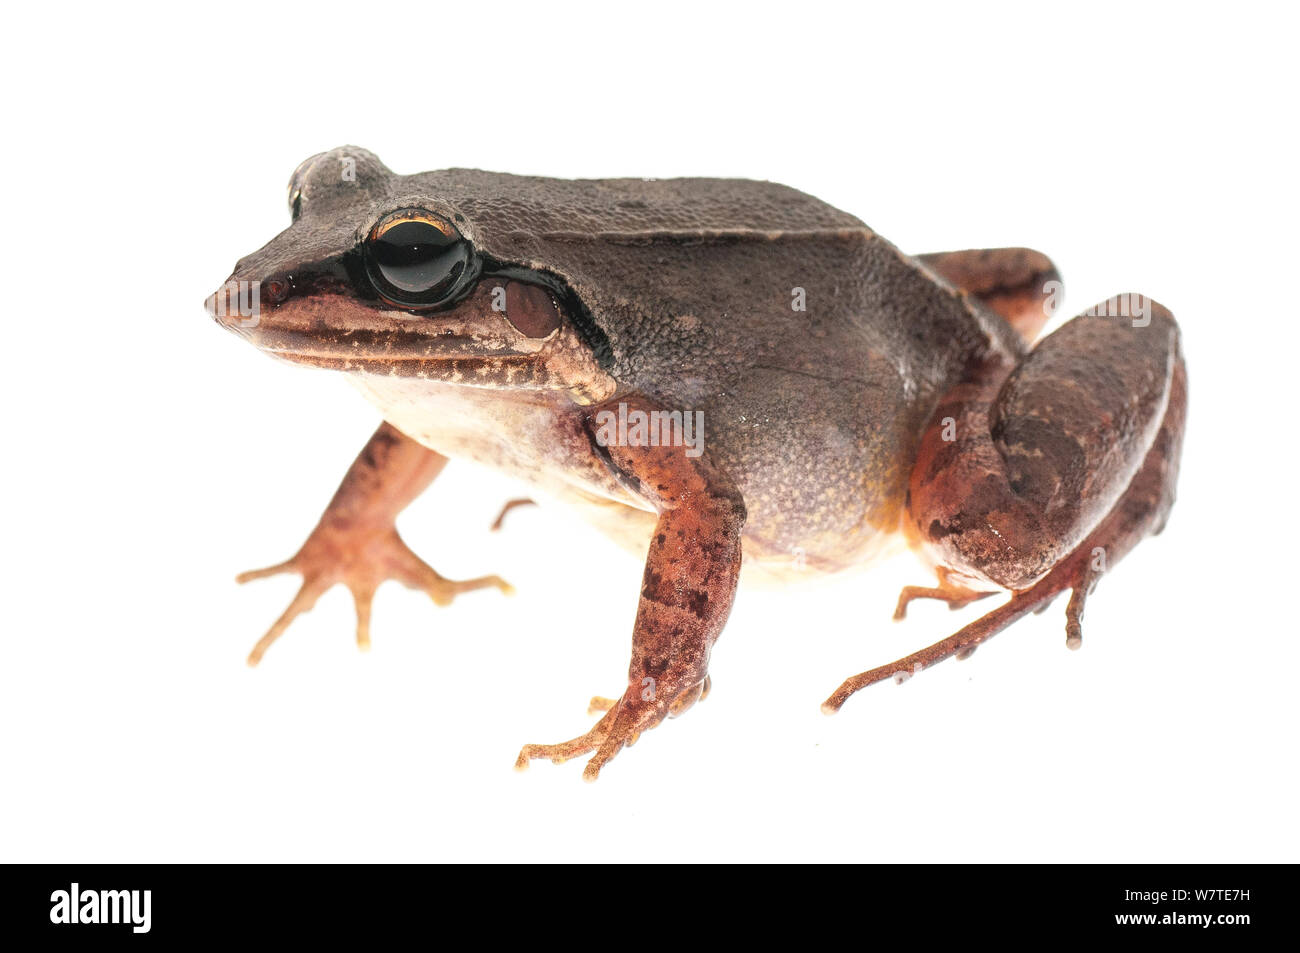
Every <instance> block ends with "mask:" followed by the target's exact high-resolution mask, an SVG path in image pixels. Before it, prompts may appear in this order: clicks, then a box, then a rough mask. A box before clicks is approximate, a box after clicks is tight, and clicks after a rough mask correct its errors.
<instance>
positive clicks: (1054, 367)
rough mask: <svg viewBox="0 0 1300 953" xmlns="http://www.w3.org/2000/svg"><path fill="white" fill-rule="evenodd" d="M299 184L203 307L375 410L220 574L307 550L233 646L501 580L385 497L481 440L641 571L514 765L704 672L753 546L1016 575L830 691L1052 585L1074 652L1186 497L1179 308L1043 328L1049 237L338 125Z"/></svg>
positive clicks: (956, 572)
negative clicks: (423, 542)
mask: <svg viewBox="0 0 1300 953" xmlns="http://www.w3.org/2000/svg"><path fill="white" fill-rule="evenodd" d="M289 210H290V224H289V226H288V228H286V229H285V230H284V231H282V232H281V233H280V234H278V235H277V236H275V237H274V238H272V239H271V240H270V242H268V243H267V244H266V245H265V246H264V247H262V248H261V249H259V250H258V251H255V252H253V253H252V254H250V255H248V256H246V257H244V258H243V259H241V260H240V261H239V262H238V263H237V264H236V266H235V268H234V271H233V272H232V274H231V275H230V277H229V278H228V279H227V280H226V281H225V282H224V283H223V284H222V285H221V286H220V288H219V289H218V290H217V291H216V292H214V293H213V294H212V295H210V296H209V297H208V299H207V301H206V308H207V311H208V313H209V314H210V315H211V316H212V318H213V319H214V320H215V321H216V323H217V324H218V325H220V326H221V327H223V328H225V329H227V330H229V331H231V332H233V333H235V334H237V335H239V336H240V337H242V338H244V339H245V340H247V341H248V342H249V343H251V344H252V345H254V346H255V347H256V348H257V349H258V350H260V351H262V352H264V353H265V354H267V355H270V356H271V357H274V358H277V359H279V360H282V361H285V362H288V363H291V364H294V365H300V366H308V367H312V368H318V369H324V370H329V371H333V372H336V373H341V374H342V375H343V376H344V377H345V378H346V379H347V380H348V381H349V382H351V383H352V384H353V385H354V386H355V387H356V389H357V390H359V391H360V392H361V394H362V395H363V396H364V397H365V398H366V399H367V400H368V401H370V402H371V403H372V404H373V405H374V407H375V408H377V410H378V412H379V414H380V415H381V417H382V423H381V424H380V426H379V428H378V429H377V430H376V431H375V433H374V435H373V436H372V437H371V438H370V440H369V441H368V442H367V444H366V445H365V446H364V448H363V449H362V450H361V452H360V454H359V455H358V456H357V458H356V460H355V462H354V463H353V464H352V465H351V467H350V468H349V469H348V471H347V472H346V474H345V475H344V477H343V480H342V483H341V484H340V485H339V488H338V490H337V492H336V494H335V495H334V497H333V499H332V500H331V501H330V502H329V504H328V506H327V507H326V509H325V511H324V513H323V515H322V516H321V518H320V520H319V522H318V523H317V525H316V526H315V528H314V529H313V530H312V531H311V533H310V534H309V536H308V537H307V539H306V541H305V542H304V543H303V545H302V546H301V548H300V549H299V550H298V551H297V552H296V553H295V554H294V555H293V556H292V557H291V558H289V559H288V560H286V561H284V562H280V563H278V564H275V565H272V566H269V567H267V568H264V569H258V570H254V571H251V572H246V573H244V574H242V575H240V576H239V577H238V581H240V582H248V581H250V580H253V579H261V578H264V577H268V576H274V575H278V574H280V573H296V574H298V575H300V576H301V579H302V581H301V585H300V588H299V589H298V591H297V594H296V595H295V596H294V597H293V598H292V601H291V602H290V604H289V606H288V608H287V609H286V610H285V611H284V613H283V614H282V615H281V616H280V617H279V618H278V619H277V620H276V621H275V622H274V624H273V625H272V626H271V627H270V628H269V630H268V631H267V632H266V633H265V635H264V636H263V637H262V638H261V640H259V641H258V643H257V644H256V646H255V647H254V648H253V650H252V652H251V653H250V655H249V657H248V661H249V664H250V665H256V664H258V662H259V661H260V660H261V659H262V657H263V655H264V654H265V653H266V651H267V649H268V648H269V647H270V646H271V645H272V643H274V642H275V641H276V640H277V639H278V638H280V636H281V635H282V634H283V633H284V632H285V630H286V629H287V628H288V627H289V625H290V623H291V622H292V621H293V620H294V619H295V618H296V617H298V616H300V615H301V614H302V613H304V612H307V611H308V610H310V609H311V608H312V606H313V605H314V604H315V603H316V601H317V599H318V598H319V597H320V596H321V594H322V593H323V592H325V591H326V590H328V589H329V588H331V587H332V586H334V585H336V584H342V585H344V586H346V587H347V588H348V589H349V590H350V592H351V594H352V597H353V601H354V603H355V609H356V628H355V635H356V642H357V644H358V646H360V647H361V648H368V647H369V645H370V615H371V606H372V602H373V598H374V595H375V591H376V589H377V588H378V587H379V585H380V584H381V583H383V582H385V581H387V580H396V581H398V582H400V583H402V584H404V585H406V586H408V587H410V588H413V589H416V590H419V591H423V592H424V593H427V594H428V596H429V597H430V598H431V599H432V601H433V602H434V603H435V604H437V605H446V604H448V603H450V602H451V601H452V600H454V599H455V598H457V597H458V596H460V595H462V594H465V593H469V592H473V591H479V590H493V589H494V590H498V591H500V592H502V593H510V592H512V587H511V586H510V585H509V584H508V583H507V582H506V581H505V580H503V579H502V578H500V577H499V576H495V575H489V576H482V577H477V578H468V579H453V578H449V577H445V576H443V575H441V574H440V573H438V572H437V571H435V570H434V569H433V568H432V567H431V566H429V565H428V564H427V563H425V562H424V561H423V560H422V559H421V558H420V557H419V556H417V555H416V554H415V553H414V552H413V551H412V550H411V549H410V548H409V547H408V546H407V544H406V542H405V541H404V540H403V538H402V537H401V535H400V534H399V533H398V531H397V525H396V521H397V517H398V515H399V513H401V512H402V510H403V509H404V508H405V507H406V506H407V505H408V504H410V503H411V502H412V501H413V500H414V499H415V498H416V497H417V496H419V495H420V494H421V493H422V492H423V491H424V490H425V489H427V488H428V487H429V486H430V485H431V484H432V483H433V482H434V481H435V479H436V478H437V477H438V475H439V474H440V473H441V472H442V471H443V469H444V468H445V466H446V465H447V463H448V461H449V460H452V459H468V460H470V461H474V462H477V463H479V464H483V465H486V466H488V467H491V468H494V469H496V470H498V471H500V472H503V473H505V474H507V475H508V476H511V477H514V478H518V479H520V480H522V481H524V482H526V483H527V484H528V485H529V486H530V487H531V488H532V489H533V491H534V496H537V497H540V498H542V499H544V500H546V501H554V502H558V503H561V504H564V505H566V506H568V507H570V508H571V509H572V510H573V511H574V512H575V513H577V514H578V515H580V516H581V517H582V518H584V519H586V520H588V521H589V522H591V523H592V524H593V525H595V526H596V527H597V528H598V529H599V530H600V531H601V532H602V533H604V534H605V535H607V536H608V537H610V538H611V539H613V540H614V541H615V542H616V543H618V544H621V545H623V546H625V547H628V548H630V549H631V550H632V551H633V552H635V553H637V554H638V555H639V557H640V558H643V559H644V567H645V568H644V572H643V575H642V579H641V586H640V591H639V597H638V605H637V613H636V617H635V621H634V624H633V631H632V650H631V661H630V664H629V668H628V673H627V678H626V682H625V684H624V687H623V689H622V691H621V692H620V693H616V694H614V695H612V696H610V697H604V696H596V697H594V698H592V699H591V701H590V703H589V705H588V715H589V717H591V716H594V715H599V716H600V717H599V719H598V720H597V721H596V722H595V723H594V724H592V725H591V726H590V727H589V728H588V729H587V730H586V731H583V732H581V733H580V734H578V735H576V736H575V737H573V738H571V739H569V740H567V741H561V742H558V743H550V744H527V745H524V746H523V748H522V749H521V751H520V752H519V754H518V757H517V759H516V766H517V767H519V768H526V767H527V766H528V765H529V764H530V762H532V761H534V760H537V759H547V760H550V761H552V762H555V763H562V762H565V761H568V760H570V759H575V758H579V757H583V756H587V761H586V764H585V767H584V769H583V777H584V778H586V779H588V780H594V779H595V778H597V777H598V776H599V775H600V772H601V771H602V769H603V768H604V767H605V765H607V764H608V763H609V761H610V760H611V759H613V758H614V757H615V756H616V755H617V754H618V753H619V752H620V751H621V750H622V749H624V748H625V747H628V746H630V745H632V744H633V743H635V742H636V741H637V740H638V739H639V737H640V736H641V734H642V733H644V732H645V731H648V730H650V729H652V728H655V727H657V726H658V725H660V724H662V723H663V722H665V721H667V720H669V719H673V718H676V717H678V716H680V715H682V714H683V713H685V712H686V711H688V710H689V709H690V708H692V706H694V705H695V704H696V703H698V702H700V701H701V700H703V699H704V698H706V697H707V696H708V695H709V693H710V690H711V687H712V679H711V676H710V671H709V663H710V658H711V653H712V650H713V647H714V645H715V643H716V642H717V640H718V638H719V636H720V635H721V633H722V631H723V628H724V626H725V624H726V621H727V618H728V615H729V613H730V611H731V608H732V605H733V601H734V599H735V594H736V590H737V586H738V583H739V580H740V578H741V575H742V567H743V569H744V574H745V576H746V578H749V577H751V576H753V577H756V578H757V577H761V578H762V579H763V580H766V581H768V582H775V583H776V584H778V585H781V584H785V583H788V582H791V581H795V580H798V579H810V578H822V577H825V576H829V575H835V574H839V573H842V572H845V571H848V570H850V569H860V568H864V567H869V566H871V565H874V564H877V563H878V562H879V561H880V560H882V559H884V558H886V557H887V555H889V554H890V553H891V552H893V551H894V550H896V549H901V548H904V547H906V548H910V549H911V550H912V551H913V552H914V553H915V554H916V555H917V556H918V557H919V560H920V562H921V564H922V565H923V566H924V567H926V568H927V569H928V570H929V571H930V572H931V573H932V574H933V576H934V585H929V586H908V587H907V588H905V589H904V590H903V591H902V593H901V594H900V596H899V599H898V602H897V604H896V606H895V611H894V616H895V618H896V619H901V618H903V617H904V616H905V614H906V611H907V607H908V605H909V603H911V602H912V601H914V600H916V599H933V600H938V601H940V602H944V603H947V604H948V605H949V607H951V608H954V609H958V608H961V607H964V606H966V605H969V604H970V603H972V602H975V601H976V600H979V599H983V598H986V597H989V596H991V595H994V594H1002V595H1004V596H1006V597H1007V598H1006V601H1004V602H1003V603H1002V604H1001V605H1000V606H999V607H998V608H995V609H993V610H991V611H989V612H987V613H985V614H983V615H981V616H980V617H979V618H977V619H976V620H975V621H973V622H970V623H969V624H967V625H965V626H963V627H962V628H960V629H959V630H958V631H957V632H956V633H954V634H953V635H951V636H949V637H947V638H945V639H943V640H941V641H939V642H937V643H935V644H934V645H931V646H929V647H927V648H924V649H921V650H919V651H917V652H915V653H913V654H911V655H908V656H906V657H904V658H901V659H898V660H896V661H893V662H890V663H888V664H886V665H881V666H878V667H876V668H872V669H869V670H867V671H864V672H862V673H860V674H858V675H854V676H852V677H850V678H848V679H846V680H844V681H843V683H842V684H841V685H840V686H839V687H838V688H837V689H836V690H835V691H834V692H833V693H832V694H831V695H830V696H829V697H828V698H827V699H826V700H825V702H823V704H822V709H823V710H824V711H825V712H827V713H834V712H836V711H838V710H839V709H840V708H841V706H842V705H843V704H844V703H845V701H846V700H847V699H848V698H849V697H851V696H852V695H854V694H855V693H856V692H858V691H859V690H861V689H863V688H865V687H867V686H869V685H872V684H875V683H877V682H881V681H884V680H887V679H889V678H894V679H895V680H898V681H901V680H903V679H905V678H908V677H911V676H912V675H913V674H915V673H916V672H919V671H921V670H922V669H925V668H928V667H930V666H932V665H934V664H936V663H938V662H940V661H943V660H945V659H948V658H957V659H965V658H968V657H970V655H971V654H972V653H973V652H974V651H975V650H976V649H977V648H978V646H979V645H980V644H982V643H983V642H984V641H986V640H987V639H989V638H991V637H992V636H993V635H995V634H997V633H998V632H1000V631H1002V630H1004V629H1005V628H1007V627H1008V626H1010V625H1011V624H1012V623H1014V622H1015V621H1016V620H1018V619H1020V618H1021V617H1023V616H1025V615H1026V614H1027V613H1030V612H1042V611H1043V610H1045V609H1046V608H1047V607H1048V605H1049V604H1050V603H1051V602H1053V601H1054V600H1055V599H1056V597H1057V596H1059V595H1061V594H1063V593H1065V592H1069V594H1070V595H1069V599H1068V605H1067V606H1066V610H1065V616H1066V640H1065V641H1066V645H1067V646H1068V647H1070V648H1078V647H1079V646H1080V645H1081V643H1082V618H1083V612H1084V607H1085V602H1086V600H1087V598H1088V596H1089V594H1090V593H1091V592H1092V591H1093V590H1094V589H1095V587H1096V585H1097V583H1098V581H1099V580H1100V578H1101V577H1102V575H1103V574H1105V573H1107V572H1109V571H1110V570H1111V569H1112V568H1113V567H1114V565H1115V564H1116V563H1118V562H1119V560H1120V559H1122V558H1123V557H1124V556H1125V555H1126V554H1127V553H1128V552H1130V551H1131V550H1132V549H1133V548H1134V547H1135V546H1136V545H1137V543H1138V542H1140V541H1141V540H1143V539H1144V538H1146V537H1147V536H1151V535H1155V534H1157V533H1159V532H1160V531H1161V530H1162V529H1163V528H1164V526H1165V524H1166V522H1167V520H1168V517H1169V513H1170V511H1171V508H1172V506H1173V502H1174V497H1175V489H1176V483H1177V476H1178V467H1179V460H1180V455H1181V447H1182V441H1183V434H1184V429H1185V421H1186V410H1187V373H1186V364H1185V360H1184V357H1183V353H1182V343H1181V332H1180V330H1179V326H1178V324H1177V322H1176V320H1175V319H1174V316H1173V315H1172V313H1171V312H1170V311H1169V310H1168V309H1167V308H1165V307H1164V306H1163V305H1161V304H1159V303H1157V302H1155V301H1154V300H1153V299H1150V298H1147V297H1146V296H1144V295H1138V294H1131V293H1130V294H1122V295H1116V296H1114V297H1112V298H1110V299H1107V300H1106V301H1104V302H1101V303H1099V304H1098V305H1095V306H1093V307H1091V308H1089V309H1087V310H1085V311H1083V312H1081V313H1079V314H1078V315H1076V316H1075V317H1073V318H1072V319H1070V320H1068V321H1065V322H1063V323H1061V324H1060V326H1059V327H1058V328H1056V330H1054V331H1052V332H1051V333H1050V334H1046V335H1043V333H1042V332H1043V330H1044V328H1045V326H1046V325H1047V322H1048V320H1049V319H1050V318H1051V317H1052V316H1053V314H1054V313H1055V310H1056V308H1057V307H1058V306H1059V302H1060V297H1061V294H1062V290H1063V285H1062V284H1061V280H1060V273H1059V271H1058V270H1057V268H1056V267H1055V265H1054V264H1053V263H1052V261H1051V260H1050V259H1049V258H1048V257H1047V256H1046V255H1044V254H1042V253H1041V252H1037V251H1034V250H1032V249H1028V248H990V249H968V250H962V251H953V252H935V253H922V254H916V255H909V254H905V253H904V252H902V251H901V250H899V249H898V248H896V247H895V246H894V245H892V244H890V243H889V242H888V241H886V240H885V239H884V238H882V237H880V236H879V235H878V234H877V233H876V232H874V231H873V230H872V229H871V228H869V227H868V226H867V225H865V224H864V223H863V222H862V221H861V220H859V219H858V218H856V217H855V216H853V215H850V214H849V213H846V212H843V211H840V210H839V209H837V208H835V207H833V206H831V205H829V204H827V203H825V202H822V201H820V200H818V199H816V198H814V197H813V196H811V195H808V194H806V193H803V192H800V191H797V190H795V189H793V188H790V187H787V186H783V185H778V184H775V183H772V182H763V181H752V180H746V179H718V178H668V179H653V178H621V179H619V178H614V179H587V180H569V179H558V178H544V177H537V176H526V175H514V174H505V173H493V172H485V171H479V170H473V169H462V168H450V169H444V170H439V171H432V172H424V173H418V174H411V175H399V174H395V173H393V172H391V171H390V170H389V169H388V168H387V167H386V166H385V165H384V164H383V163H382V162H381V161H380V160H379V159H378V157H376V156H375V155H374V154H372V153H371V152H368V151H367V150H365V149H362V148H359V147H356V146H343V147H340V148H337V149H334V150H332V151H329V152H324V153H319V154H317V155H314V156H312V157H310V158H308V159H307V160H306V161H304V162H303V163H301V164H300V165H299V166H298V167H297V169H296V170H295V171H294V172H293V175H292V177H291V179H290V183H289ZM250 289H251V291H252V294H251V298H252V299H253V300H252V304H253V305H254V306H253V307H251V308H250V307H248V306H247V305H248V304H249V300H248V299H249V298H250ZM518 502H519V501H512V503H511V504H508V505H509V506H513V505H516V504H517V503H518ZM593 624H595V623H594V622H593Z"/></svg>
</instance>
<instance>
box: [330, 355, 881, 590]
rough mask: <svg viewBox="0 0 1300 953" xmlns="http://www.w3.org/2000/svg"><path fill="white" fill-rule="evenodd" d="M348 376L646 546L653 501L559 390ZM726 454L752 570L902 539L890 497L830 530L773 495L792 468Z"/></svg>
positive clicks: (782, 493)
mask: <svg viewBox="0 0 1300 953" xmlns="http://www.w3.org/2000/svg"><path fill="white" fill-rule="evenodd" d="M348 379H349V380H350V381H352V383H353V385H354V386H355V387H356V388H357V389H358V390H359V391H360V392H361V393H362V394H363V395H364V396H365V397H366V399H367V400H369V401H370V402H371V403H372V404H374V405H375V406H376V407H378V408H379V410H380V412H381V413H382V414H383V416H384V419H385V420H387V421H388V422H389V423H391V424H392V425H393V426H395V427H397V429H399V430H401V431H402V432H403V433H405V434H406V435H407V436H409V437H411V438H412V439H414V440H417V441H419V442H420V443H421V444H423V445H424V446H426V447H429V448H430V449H431V450H436V451H437V452H438V453H441V454H443V455H445V456H448V457H454V458H461V459H469V460H473V461H475V462H478V463H482V464H486V465H487V466H490V467H492V468H493V469H496V470H499V471H501V472H503V473H505V474H507V475H508V476H512V477H515V478H517V479H519V480H521V481H523V482H526V483H528V484H530V485H531V486H532V487H533V488H535V490H536V491H537V493H538V494H539V495H540V496H544V497H548V498H550V499H553V500H556V501H558V502H562V503H565V504H567V505H570V506H572V507H574V508H575V509H577V511H578V512H579V513H580V515H582V516H583V517H584V518H585V519H587V520H588V521H589V522H591V523H593V524H594V525H595V526H596V527H597V528H598V529H600V530H601V531H602V532H603V533H605V534H606V535H608V536H609V537H611V538H612V539H614V540H615V541H616V542H618V543H619V544H621V545H623V546H625V547H627V548H629V549H630V550H631V551H633V552H636V553H638V554H644V553H645V551H646V547H647V546H648V544H649V540H650V537H651V535H652V533H653V531H654V528H655V523H656V520H657V516H656V514H655V512H654V509H653V507H652V506H651V505H650V504H649V503H647V502H646V501H645V500H642V499H640V498H639V497H638V496H636V495H635V494H634V493H632V492H631V491H630V490H628V489H627V488H626V487H625V486H624V485H623V484H622V483H621V482H619V481H618V480H617V479H616V478H615V477H614V475H613V474H612V473H611V472H610V471H609V469H608V467H607V466H606V465H605V463H604V461H603V460H602V459H601V458H600V457H598V456H597V455H595V454H594V453H592V451H591V442H590V438H589V436H588V434H587V432H586V431H585V429H584V428H583V427H582V425H581V422H580V419H579V417H578V415H577V414H574V413H573V412H572V411H573V407H572V405H571V404H569V403H567V401H566V399H565V398H563V397H562V396H557V395H550V394H547V393H545V392H518V391H516V392H511V393H510V394H508V395H507V394H505V393H503V392H502V391H499V390H491V389H486V388H471V387H459V386H456V385H451V384H445V383H441V382H437V381H425V380H418V379H412V378H398V377H385V376H379V375H369V374H349V375H348ZM727 443H728V441H726V440H720V441H719V442H718V446H717V449H718V450H719V451H720V453H721V455H723V456H726V457H731V456H732V454H731V453H727V452H726V450H727V449H728V448H727ZM769 459H770V460H774V461H776V462H778V463H779V462H780V460H779V458H777V457H773V458H769ZM728 462H734V463H735V464H737V465H738V472H737V477H738V482H740V483H741V484H742V490H743V491H744V492H745V494H746V501H747V505H748V506H749V510H750V520H749V522H748V523H747V524H746V529H745V545H744V552H745V562H746V564H747V567H751V568H749V569H748V571H747V572H746V576H747V578H749V579H751V580H754V581H759V582H762V581H782V582H784V581H789V580H799V579H808V578H812V577H815V576H819V575H823V574H825V573H828V572H838V571H841V570H845V569H849V568H857V567H862V566H864V565H868V564H870V563H872V562H875V561H876V560H877V559H878V558H880V557H883V556H885V555H887V554H889V553H891V552H892V551H893V550H894V549H896V548H897V547H898V545H899V539H900V538H899V536H898V534H897V533H896V532H895V529H896V527H895V526H894V525H893V523H892V521H891V518H892V513H893V508H892V507H891V508H889V509H890V515H891V518H887V519H885V520H883V521H881V520H865V519H861V518H858V519H855V520H854V521H853V522H852V525H843V524H841V525H839V526H836V527H835V528H834V531H833V532H826V526H825V525H823V523H824V521H823V523H818V522H816V520H815V519H814V518H815V517H819V516H820V514H818V513H817V510H816V508H815V507H812V508H809V510H808V516H809V520H808V521H807V523H806V525H805V524H804V521H803V520H801V519H800V518H799V517H798V516H793V517H792V515H791V513H790V511H789V510H788V508H785V507H781V506H773V505H772V504H771V499H772V498H773V493H774V491H775V492H776V493H777V494H779V495H778V496H777V497H776V498H777V499H781V498H783V497H784V498H785V499H787V500H788V498H789V497H788V491H789V489H790V488H789V487H788V486H784V487H783V486H782V485H781V484H782V481H783V480H784V479H785V478H786V477H787V476H788V474H786V473H785V472H784V471H783V470H781V469H779V468H778V469H777V470H769V469H765V468H763V467H757V468H756V467H754V466H753V464H752V460H751V461H742V460H728ZM807 489H808V488H807V487H805V488H804V492H807ZM840 489H842V488H840ZM826 492H830V490H829V488H827V489H826ZM760 567H761V568H760Z"/></svg>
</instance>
